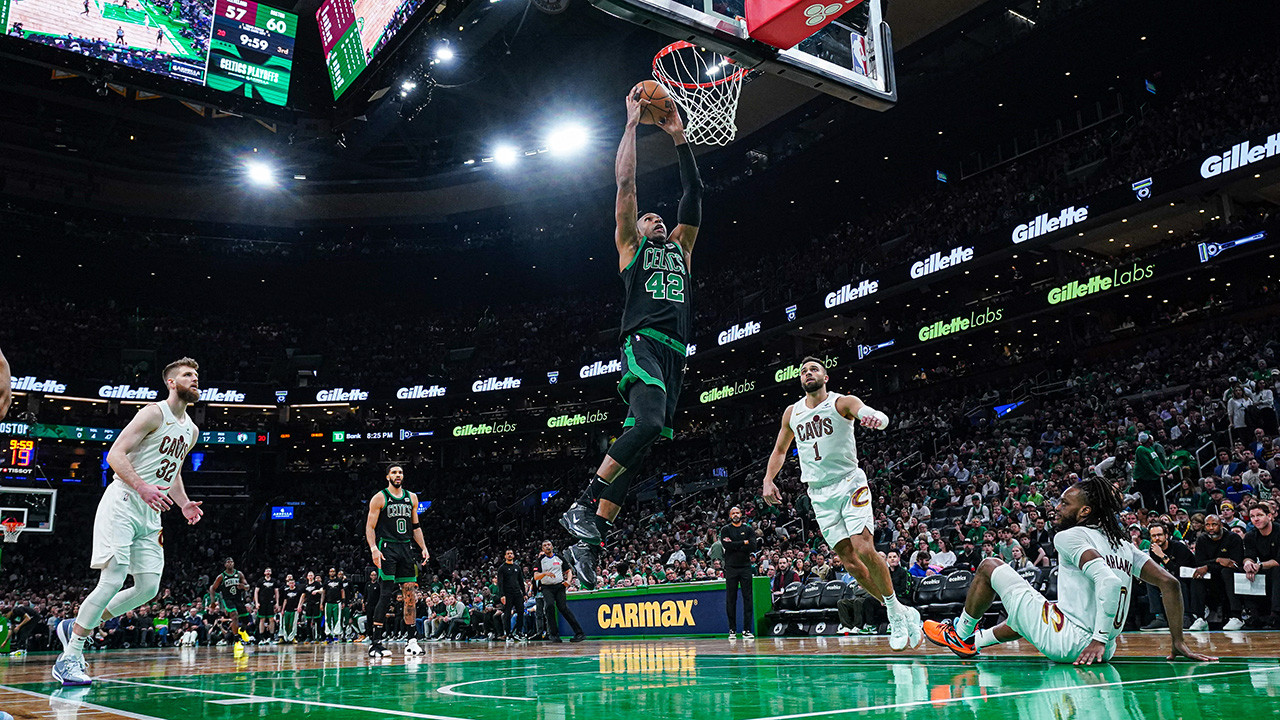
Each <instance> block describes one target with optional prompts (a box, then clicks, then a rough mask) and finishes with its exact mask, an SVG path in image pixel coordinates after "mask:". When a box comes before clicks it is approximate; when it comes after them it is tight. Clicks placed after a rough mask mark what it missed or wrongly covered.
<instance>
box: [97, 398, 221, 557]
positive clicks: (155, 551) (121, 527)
mask: <svg viewBox="0 0 1280 720" xmlns="http://www.w3.org/2000/svg"><path fill="white" fill-rule="evenodd" d="M155 405H156V407H158V408H160V412H161V414H162V415H163V416H164V419H163V420H162V421H161V423H160V427H158V428H156V429H155V430H154V431H152V432H151V433H150V434H148V435H147V436H146V437H144V438H143V439H142V443H141V444H139V445H138V448H137V449H136V450H134V451H133V452H132V453H129V455H128V457H129V462H131V463H132V464H133V469H134V470H136V471H137V473H138V476H139V477H141V478H142V479H143V480H145V481H146V482H148V483H150V484H152V485H155V486H157V487H159V488H160V489H161V490H164V491H165V493H166V494H168V490H169V487H170V486H171V485H173V481H174V479H175V478H177V476H178V473H179V472H180V471H181V470H182V463H183V461H184V460H186V458H187V453H189V452H191V448H193V447H195V444H196V440H197V438H199V430H198V429H197V428H196V425H195V423H193V422H191V417H190V416H189V415H188V416H184V417H183V418H182V420H178V419H177V418H175V417H174V416H173V411H172V410H170V409H169V403H167V402H158V403H155ZM112 562H115V563H118V564H120V565H128V566H129V574H131V575H133V574H137V573H155V574H157V575H158V574H160V573H161V572H162V571H163V570H164V548H163V547H161V545H160V513H159V512H157V511H155V510H152V509H151V508H149V507H147V504H146V503H144V502H143V501H142V496H141V495H139V494H138V491H136V490H134V489H133V488H131V487H129V485H128V483H126V482H125V481H124V480H121V479H120V476H119V475H116V476H115V480H114V481H113V482H112V483H111V484H110V485H108V486H107V489H106V491H105V492H103V493H102V499H101V500H99V501H98V512H97V514H96V515H95V516H94V519H93V557H92V561H91V563H90V566H91V567H93V568H94V569H95V570H102V569H104V568H106V567H107V565H108V564H109V563H112Z"/></svg>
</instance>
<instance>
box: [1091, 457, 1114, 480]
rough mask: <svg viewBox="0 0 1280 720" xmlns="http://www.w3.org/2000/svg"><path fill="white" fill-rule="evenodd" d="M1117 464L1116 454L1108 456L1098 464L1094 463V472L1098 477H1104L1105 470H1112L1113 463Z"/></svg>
mask: <svg viewBox="0 0 1280 720" xmlns="http://www.w3.org/2000/svg"><path fill="white" fill-rule="evenodd" d="M1115 464H1116V458H1115V456H1114V455H1112V456H1111V457H1109V458H1107V459H1106V460H1103V461H1102V462H1100V463H1098V464H1097V465H1094V466H1093V472H1094V473H1095V474H1096V475H1097V476H1098V477H1102V473H1104V472H1106V471H1108V470H1110V469H1111V466H1112V465H1115Z"/></svg>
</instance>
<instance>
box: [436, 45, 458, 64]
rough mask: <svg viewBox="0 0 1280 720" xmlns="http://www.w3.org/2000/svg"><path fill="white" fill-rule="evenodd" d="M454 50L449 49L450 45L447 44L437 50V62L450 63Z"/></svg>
mask: <svg viewBox="0 0 1280 720" xmlns="http://www.w3.org/2000/svg"><path fill="white" fill-rule="evenodd" d="M453 57H454V56H453V48H451V47H449V43H448V42H445V43H444V44H442V45H441V46H440V47H438V48H436V60H439V61H440V62H449V61H450V60H452V59H453Z"/></svg>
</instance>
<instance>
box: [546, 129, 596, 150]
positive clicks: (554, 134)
mask: <svg viewBox="0 0 1280 720" xmlns="http://www.w3.org/2000/svg"><path fill="white" fill-rule="evenodd" d="M588 139H589V138H588V135H587V130H586V128H584V127H582V126H581V125H578V124H569V125H561V126H560V127H558V128H556V129H555V130H552V131H551V134H550V135H548V136H547V148H548V149H549V150H550V151H551V152H552V153H554V154H556V155H572V154H574V153H576V152H578V151H580V150H582V149H583V148H584V147H586V146H587V140H588Z"/></svg>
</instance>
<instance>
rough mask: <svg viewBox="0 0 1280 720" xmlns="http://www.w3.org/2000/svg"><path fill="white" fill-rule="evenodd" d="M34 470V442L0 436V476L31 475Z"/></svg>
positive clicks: (9, 436)
mask: <svg viewBox="0 0 1280 720" xmlns="http://www.w3.org/2000/svg"><path fill="white" fill-rule="evenodd" d="M35 470H36V441H35V440H33V439H30V438H25V437H14V436H12V435H0V476H3V475H33V474H35Z"/></svg>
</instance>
